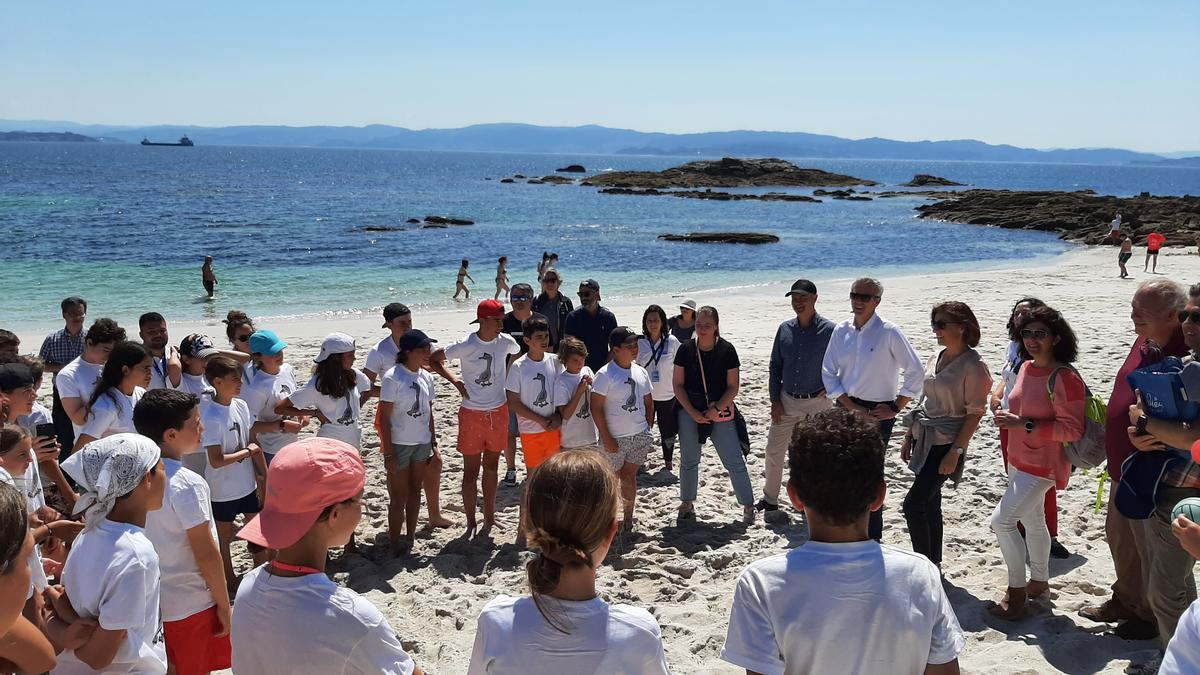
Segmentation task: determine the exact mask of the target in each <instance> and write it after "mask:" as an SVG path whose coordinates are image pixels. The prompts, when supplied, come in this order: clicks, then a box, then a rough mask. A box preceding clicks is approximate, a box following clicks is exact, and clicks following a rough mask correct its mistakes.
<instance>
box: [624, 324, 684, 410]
mask: <svg viewBox="0 0 1200 675" xmlns="http://www.w3.org/2000/svg"><path fill="white" fill-rule="evenodd" d="M666 335H667V341H666V343H665V344H664V343H663V341H662V340H659V341H658V342H656V343H655V344H654V345H653V347H652V346H651V345H650V341H649V340H647V339H646V338H644V337H643V338H638V353H637V359H636V360H635V363H637V364H638V365H639V366H641V367H643V368H645V369H646V372H647V373H649V374H650V384H652V385H654V392H653V393H654V400H655V401H670V400H671V399H673V398H675V385H674V383H673V382H672V380H671V378H672V377H674V376H675V352H677V351H679V345H680V342H679V338H677V337H675V336H674V335H671V334H670V333H667V334H666Z"/></svg>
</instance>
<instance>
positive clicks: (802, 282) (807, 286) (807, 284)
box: [783, 279, 817, 298]
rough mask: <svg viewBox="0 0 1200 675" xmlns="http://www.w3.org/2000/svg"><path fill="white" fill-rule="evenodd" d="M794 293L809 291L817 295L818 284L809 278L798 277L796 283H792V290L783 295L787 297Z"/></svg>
mask: <svg viewBox="0 0 1200 675" xmlns="http://www.w3.org/2000/svg"><path fill="white" fill-rule="evenodd" d="M794 293H808V294H810V295H816V294H817V285H816V284H814V283H813V282H811V281H809V280H808V279H797V280H796V283H794V284H792V290H790V291H788V292H787V293H784V294H783V296H784V297H785V298H786V297H787V296H789V295H792V294H794Z"/></svg>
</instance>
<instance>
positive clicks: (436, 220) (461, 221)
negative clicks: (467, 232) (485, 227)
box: [425, 216, 475, 225]
mask: <svg viewBox="0 0 1200 675" xmlns="http://www.w3.org/2000/svg"><path fill="white" fill-rule="evenodd" d="M425 222H426V223H428V224H430V225H474V224H475V221H473V220H467V219H466V218H451V217H450V216H425Z"/></svg>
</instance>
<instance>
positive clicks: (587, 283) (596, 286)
mask: <svg viewBox="0 0 1200 675" xmlns="http://www.w3.org/2000/svg"><path fill="white" fill-rule="evenodd" d="M579 287H580V288H585V287H586V288H590V289H592V290H593V291H596V292H597V293H599V292H600V282H599V281H596V280H595V279H584V280H583V281H581V282H579Z"/></svg>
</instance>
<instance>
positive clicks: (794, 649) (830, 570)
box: [721, 541, 966, 675]
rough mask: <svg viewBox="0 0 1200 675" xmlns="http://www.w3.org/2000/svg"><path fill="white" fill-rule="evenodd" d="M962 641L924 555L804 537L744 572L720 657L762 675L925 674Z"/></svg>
mask: <svg viewBox="0 0 1200 675" xmlns="http://www.w3.org/2000/svg"><path fill="white" fill-rule="evenodd" d="M965 643H966V641H965V639H964V638H963V633H962V628H960V627H959V625H958V618H957V617H955V615H954V608H953V607H951V606H950V600H949V599H948V598H947V597H946V591H945V590H944V589H943V588H942V581H941V575H940V574H939V572H938V569H937V567H936V566H934V564H933V563H931V562H929V559H928V558H926V557H925V556H923V555H920V554H918V553H913V552H912V551H904V550H901V549H898V548H893V547H891V546H887V545H880V544H878V543H876V542H874V541H857V542H850V543H842V544H834V543H826V542H816V541H810V542H808V543H806V544H804V545H802V546H799V547H797V548H794V549H792V550H791V551H789V552H787V553H781V554H779V555H775V556H771V557H769V558H764V559H762V560H759V561H757V562H755V563H752V564H751V565H750V566H749V567H747V568H746V569H745V570H744V571H743V572H742V575H741V577H740V578H739V579H738V582H737V586H736V588H735V590H734V594H733V606H732V609H731V611H730V615H729V632H728V634H727V635H726V637H725V647H724V649H722V650H721V658H722V659H723V660H725V661H728V662H729V663H732V664H734V665H735V666H738V667H739V668H745V669H747V670H753V671H756V672H759V673H764V674H765V675H771V674H772V673H776V674H783V673H922V672H924V671H925V666H926V665H927V664H931V663H932V664H942V663H949V662H950V661H953V660H954V659H956V658H957V657H958V653H959V652H960V651H962V648H963V645H964V644H965Z"/></svg>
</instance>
